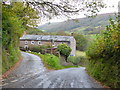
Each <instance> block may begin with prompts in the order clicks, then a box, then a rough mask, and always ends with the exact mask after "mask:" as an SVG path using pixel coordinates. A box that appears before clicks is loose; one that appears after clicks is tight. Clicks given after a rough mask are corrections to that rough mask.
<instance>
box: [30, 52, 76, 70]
mask: <svg viewBox="0 0 120 90" xmlns="http://www.w3.org/2000/svg"><path fill="white" fill-rule="evenodd" d="M28 53H31V54H34V55H37V56H39V57H40V58H41V59H42V61H43V63H44V65H45V67H46V68H47V69H49V70H59V69H64V68H71V67H78V66H72V65H71V66H62V65H60V59H59V57H57V56H55V55H52V54H47V53H46V54H44V55H43V54H39V53H36V52H28Z"/></svg>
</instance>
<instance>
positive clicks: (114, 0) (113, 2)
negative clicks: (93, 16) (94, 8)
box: [39, 0, 120, 25]
mask: <svg viewBox="0 0 120 90" xmlns="http://www.w3.org/2000/svg"><path fill="white" fill-rule="evenodd" d="M119 1H120V0H103V2H104V3H105V4H106V5H107V8H104V9H101V10H100V12H99V13H98V14H104V13H114V12H115V13H117V12H118V2H119ZM113 6H114V7H113ZM83 17H85V16H84V13H80V14H79V15H77V16H72V17H71V18H73V19H75V18H83ZM65 20H67V18H64V19H61V18H56V17H55V18H54V19H51V20H48V21H45V20H44V21H41V23H39V25H41V24H45V23H48V22H61V21H65Z"/></svg>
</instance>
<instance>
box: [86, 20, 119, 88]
mask: <svg viewBox="0 0 120 90" xmlns="http://www.w3.org/2000/svg"><path fill="white" fill-rule="evenodd" d="M118 25H119V23H118V22H114V21H112V20H110V25H109V26H107V28H106V30H105V31H104V32H103V33H101V34H100V35H99V37H98V38H97V39H96V40H95V41H94V42H92V44H91V45H90V46H89V48H88V50H87V53H86V54H87V55H88V56H89V58H90V61H89V64H88V67H87V69H88V71H89V73H90V74H91V75H92V76H94V77H95V78H96V79H98V80H100V81H102V82H104V83H105V84H106V85H108V86H110V87H112V88H118V87H120V85H119V83H120V75H119V74H118V73H119V72H120V70H119V69H118V68H119V65H120V59H119V58H120V43H119V42H120V39H119V38H120V37H119V35H120V32H119V30H120V28H119V27H118Z"/></svg>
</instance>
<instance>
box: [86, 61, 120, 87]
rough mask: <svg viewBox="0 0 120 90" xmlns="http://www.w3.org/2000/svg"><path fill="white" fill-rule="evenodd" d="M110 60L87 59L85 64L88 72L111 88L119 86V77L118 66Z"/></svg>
mask: <svg viewBox="0 0 120 90" xmlns="http://www.w3.org/2000/svg"><path fill="white" fill-rule="evenodd" d="M112 63H113V62H112V60H110V61H105V60H104V59H97V60H89V64H88V66H87V71H88V73H89V74H90V75H91V76H92V77H94V78H95V79H96V80H98V81H100V82H102V83H103V84H104V85H106V86H109V87H111V88H118V87H119V88H120V86H119V83H120V77H119V74H118V73H119V71H118V66H117V65H113V64H112Z"/></svg>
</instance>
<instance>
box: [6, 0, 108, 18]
mask: <svg viewBox="0 0 120 90" xmlns="http://www.w3.org/2000/svg"><path fill="white" fill-rule="evenodd" d="M6 1H7V0H6ZM4 3H5V1H4ZM22 3H24V5H26V6H27V7H32V8H33V9H34V10H36V11H38V12H39V13H40V16H41V17H43V18H44V19H45V18H49V19H51V18H54V17H55V16H59V17H61V18H63V17H66V16H67V17H68V18H70V15H72V16H73V15H78V14H79V13H80V12H85V15H86V16H96V15H97V12H99V11H100V9H101V8H105V7H106V5H105V4H104V3H103V2H102V1H99V0H59V1H57V0H49V1H48V0H40V1H36V0H32V1H31V2H29V1H28V0H24V2H22Z"/></svg>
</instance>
